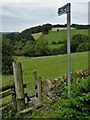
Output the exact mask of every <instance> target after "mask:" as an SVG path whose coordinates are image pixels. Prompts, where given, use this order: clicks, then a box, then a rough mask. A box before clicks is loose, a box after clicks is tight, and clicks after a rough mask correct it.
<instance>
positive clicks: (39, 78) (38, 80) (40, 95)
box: [37, 77, 42, 101]
mask: <svg viewBox="0 0 90 120" xmlns="http://www.w3.org/2000/svg"><path fill="white" fill-rule="evenodd" d="M41 84H42V79H41V77H37V93H38V99H39V100H40V101H42V87H41Z"/></svg>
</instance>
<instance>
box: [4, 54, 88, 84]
mask: <svg viewBox="0 0 90 120" xmlns="http://www.w3.org/2000/svg"><path fill="white" fill-rule="evenodd" d="M17 61H19V62H21V63H22V68H23V79H24V83H27V82H31V81H33V74H32V72H33V70H36V71H37V74H38V75H39V76H41V77H42V79H43V80H46V79H49V78H56V77H57V76H61V75H63V74H66V73H67V54H64V55H55V56H43V57H23V56H21V57H20V56H19V57H17ZM86 68H88V52H82V53H73V54H71V71H73V70H74V71H77V70H81V69H86ZM2 79H3V81H2V83H3V84H7V83H10V82H9V81H10V80H13V76H2Z"/></svg>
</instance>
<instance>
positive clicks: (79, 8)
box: [0, 0, 88, 31]
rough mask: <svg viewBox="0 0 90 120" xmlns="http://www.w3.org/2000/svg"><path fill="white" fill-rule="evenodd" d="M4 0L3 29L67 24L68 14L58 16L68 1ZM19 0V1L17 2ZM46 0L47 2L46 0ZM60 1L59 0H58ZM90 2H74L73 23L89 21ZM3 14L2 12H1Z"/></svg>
mask: <svg viewBox="0 0 90 120" xmlns="http://www.w3.org/2000/svg"><path fill="white" fill-rule="evenodd" d="M8 1H11V0H7V2H6V1H5V0H3V2H2V26H3V29H2V30H3V31H22V30H23V29H26V28H28V27H31V26H35V25H40V24H44V23H52V24H62V23H63V24H65V23H66V19H65V18H66V16H61V17H58V15H57V10H58V8H59V7H61V6H63V5H64V4H66V3H67V2H65V1H66V0H65V1H64V2H56V1H55V0H52V2H51V0H48V2H47V0H46V1H45V0H42V1H43V2H40V0H39V1H36V0H33V2H32V0H30V1H29V2H26V1H27V0H22V2H20V1H21V0H15V2H14V0H13V2H8ZM17 1H18V2H17ZM44 1H45V2H44ZM57 1H59V0H57ZM71 1H72V0H71ZM74 1H75V0H74ZM83 1H84V0H83ZM87 8H88V4H87V3H86V2H85V3H83V2H81V3H79V2H77V3H76V2H72V20H71V21H72V23H74V22H76V23H88V21H87V16H88V12H87ZM0 16H1V14H0Z"/></svg>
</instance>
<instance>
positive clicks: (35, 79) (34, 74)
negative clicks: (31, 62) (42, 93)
mask: <svg viewBox="0 0 90 120" xmlns="http://www.w3.org/2000/svg"><path fill="white" fill-rule="evenodd" d="M33 76H34V82H35V96H36V97H38V95H37V73H36V71H33Z"/></svg>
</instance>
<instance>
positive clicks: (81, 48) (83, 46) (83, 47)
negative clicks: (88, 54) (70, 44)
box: [77, 43, 89, 52]
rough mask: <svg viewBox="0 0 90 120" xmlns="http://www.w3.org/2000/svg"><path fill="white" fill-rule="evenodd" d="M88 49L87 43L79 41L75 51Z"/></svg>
mask: <svg viewBox="0 0 90 120" xmlns="http://www.w3.org/2000/svg"><path fill="white" fill-rule="evenodd" d="M88 50H89V48H88V43H81V44H80V45H79V46H78V48H77V52H84V51H88Z"/></svg>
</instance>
